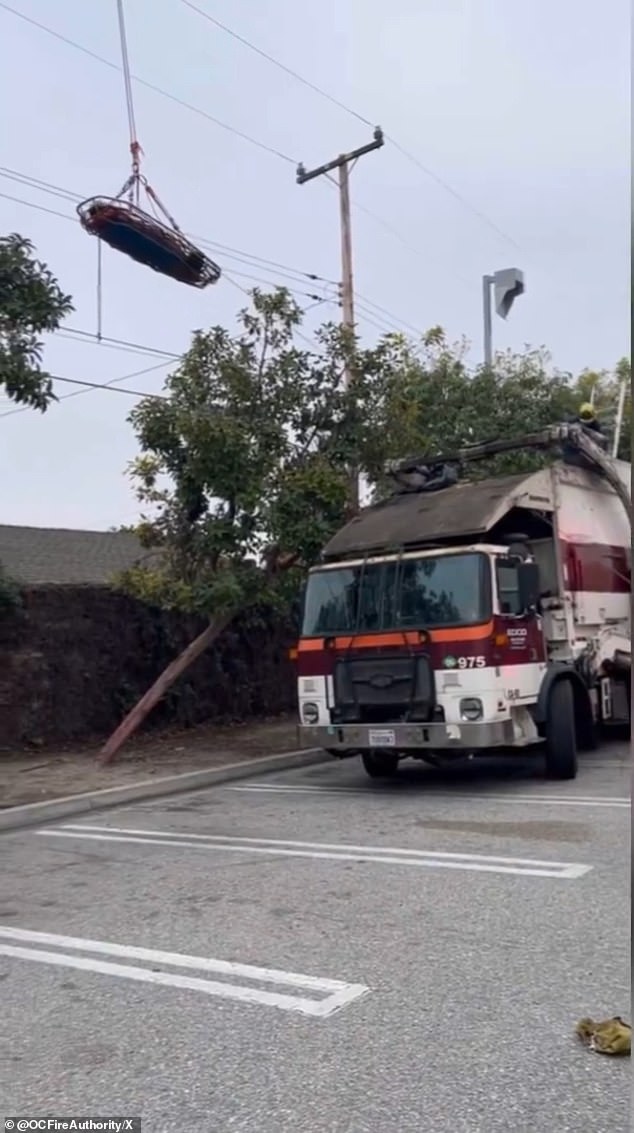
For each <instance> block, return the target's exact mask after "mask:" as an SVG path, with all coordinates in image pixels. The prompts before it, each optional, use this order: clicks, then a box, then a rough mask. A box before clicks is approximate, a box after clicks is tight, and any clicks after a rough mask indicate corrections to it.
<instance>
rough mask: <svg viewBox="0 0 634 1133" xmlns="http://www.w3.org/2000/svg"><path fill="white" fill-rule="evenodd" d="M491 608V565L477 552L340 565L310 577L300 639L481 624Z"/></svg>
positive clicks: (312, 572) (317, 570) (322, 570)
mask: <svg viewBox="0 0 634 1133" xmlns="http://www.w3.org/2000/svg"><path fill="white" fill-rule="evenodd" d="M435 574H436V576H437V581H436V586H433V585H432V584H433V582H434V575H435ZM492 609H493V605H492V584H491V564H490V561H489V559H488V557H487V555H485V554H484V553H483V552H482V551H465V552H459V553H456V554H439V555H433V556H431V555H430V556H421V557H411V558H410V557H408V558H399V559H389V560H384V561H382V562H376V561H375V560H372V559H368V560H366V561H365V562H363V563H355V564H354V565H352V564H349V563H345V562H342V563H341V564H338V565H337V566H336V567H326V568H324V567H322V568H318V569H316V570H313V571H311V573H310V574H309V576H308V584H307V587H306V592H305V595H304V610H303V618H302V623H303V624H302V636H303V637H330V636H333V635H341V636H345V635H346V634H359V633H389V632H403V633H404V632H406V631H407V630H423V629H425V630H431V629H452V628H458V627H462V626H474V625H482V624H484V623H486V622H488V621H489V620H490V619H491V617H492Z"/></svg>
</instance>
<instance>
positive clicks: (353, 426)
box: [123, 289, 627, 616]
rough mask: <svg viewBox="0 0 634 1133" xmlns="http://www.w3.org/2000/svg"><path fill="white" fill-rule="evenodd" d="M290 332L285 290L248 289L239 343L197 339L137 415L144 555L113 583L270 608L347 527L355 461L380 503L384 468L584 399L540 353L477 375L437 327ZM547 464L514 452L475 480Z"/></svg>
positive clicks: (293, 315)
mask: <svg viewBox="0 0 634 1133" xmlns="http://www.w3.org/2000/svg"><path fill="white" fill-rule="evenodd" d="M300 323H301V311H300V310H299V308H298V307H297V305H296V304H295V303H294V301H293V300H292V299H291V298H290V296H289V295H288V293H287V292H286V291H284V290H281V289H280V290H278V291H276V292H274V293H273V294H268V295H267V294H263V293H261V292H259V291H257V290H256V291H254V293H253V302H252V306H251V307H250V308H249V309H246V310H244V311H242V312H241V314H240V326H239V331H238V333H237V334H236V335H234V336H232V335H230V334H229V333H228V332H227V331H226V330H225V329H223V328H221V327H214V328H212V329H211V330H210V331H208V332H197V333H196V334H195V336H194V339H193V342H192V345H191V348H190V350H189V351H188V353H187V354H186V355H185V356H184V358H183V360H182V362H181V364H180V365H179V367H178V368H177V370H176V371H175V372H174V373H173V374H172V375H171V376H170V378H169V379H168V381H167V385H166V390H165V393H166V395H167V397H166V399H165V400H159V399H155V398H152V399H150V398H147V399H144V400H143V401H141V402H140V403H139V405H138V406H137V407H136V408H135V409H134V410H133V412H132V414H131V422H132V425H133V428H134V431H135V433H136V436H137V439H138V442H139V446H140V455H139V456H138V458H137V459H136V460H135V461H134V462H133V464H132V466H131V475H132V479H133V482H134V485H135V488H136V492H137V496H138V499H139V501H140V503H141V505H142V507H143V509H144V516H143V519H142V521H141V523H140V525H139V527H138V528H137V531H138V534H139V535H140V537H141V539H142V542H143V543H144V545H145V547H146V548H147V549H148V552H150V557H149V559H148V560H147V561H146V563H145V564H144V565H142V566H140V567H139V568H138V569H137V570H135V571H132V572H130V573H128V575H127V576H126V577H125V579H124V580H123V585H124V586H125V587H126V588H127V589H128V590H131V591H132V592H133V593H135V594H137V595H139V596H141V597H143V598H145V599H146V600H149V601H152V602H155V603H157V604H160V605H166V606H170V607H173V608H177V609H182V610H187V611H194V612H198V613H201V614H204V615H206V616H217V615H218V613H219V612H223V611H224V612H226V611H234V610H237V609H239V608H242V607H243V606H244V605H245V604H249V603H252V602H257V601H259V600H260V599H261V598H263V597H266V599H267V600H268V601H271V600H274V599H275V597H276V595H279V593H280V586H281V581H282V579H283V578H284V577H285V572H286V571H288V570H289V568H291V567H293V566H298V567H301V566H302V565H305V564H307V563H310V562H311V561H314V560H315V558H316V557H317V555H318V553H319V550H320V548H321V547H322V546H323V544H324V543H325V542H326V541H327V539H328V538H329V537H330V535H331V534H332V533H333V532H334V531H335V530H336V529H337V528H338V527H339V526H340V525H341V524H342V523H343V522H344V521H345V519H346V518H347V517H348V516H347V511H346V499H347V496H346V493H347V486H348V482H349V481H348V470H349V468H350V466H351V465H354V466H357V467H359V468H360V469H361V470H362V471H363V472H364V474H365V478H366V481H367V483H368V484H369V485H370V487H371V489H373V490H374V491H375V492H379V493H380V492H384V491H386V490H387V487H388V485H387V482H386V480H385V478H384V474H383V466H384V464H385V462H386V461H387V460H389V459H395V458H398V457H402V456H406V455H410V454H411V455H418V454H434V453H439V452H442V451H445V452H446V451H447V450H452V449H455V448H458V447H461V446H463V445H465V444H468V443H470V442H474V441H482V440H487V439H497V438H501V437H506V436H513V435H518V434H521V433H523V432H528V431H532V430H536V429H539V428H540V427H542V426H544V425H548V424H551V423H553V422H555V421H558V420H562V419H564V418H566V417H571V416H573V415H574V414H575V413H576V411H577V410H578V408H579V404H580V402H581V401H583V400H587V399H588V396H589V394H588V391H587V385H588V382H589V381H590V378H589V377H588V375H586V374H584V375H581V377H580V378H579V379H578V381H576V382H575V381H573V380H572V378H571V377H570V375H567V374H562V373H558V372H556V371H554V370H553V368H552V366H551V365H550V360H549V358H548V356H547V355H546V354H545V353H544V352H543V351H527V352H526V353H524V354H522V355H514V354H511V353H506V354H502V355H500V356H499V357H498V358H497V360H496V364H495V367H494V368H493V369H490V370H489V369H486V368H482V367H480V368H477V369H476V370H475V371H473V370H471V369H470V368H469V366H468V364H467V346H466V344H465V343H457V344H452V343H449V342H448V341H447V339H446V337H445V335H444V333H443V331H442V330H441V329H440V328H438V327H436V328H433V329H432V330H431V331H429V332H428V333H427V335H425V336H424V338H423V340H422V341H421V342H420V343H412V342H410V341H408V340H407V339H406V338H405V337H404V336H402V335H387V336H385V337H384V338H383V339H382V340H381V341H380V342H379V343H378V344H377V345H376V346H375V347H374V348H373V349H365V350H364V349H361V348H360V346H359V344H358V342H355V341H353V340H352V339H351V338H349V337H347V336H346V335H345V334H344V333H343V332H342V331H341V330H340V329H339V328H336V327H334V326H332V325H326V326H324V327H322V328H321V330H320V331H319V332H318V335H317V349H316V350H314V351H313V350H310V349H300V348H298V346H297V345H296V343H295V339H296V332H297V331H298V329H299V327H300ZM346 371H348V372H349V373H350V374H351V375H352V380H351V381H350V383H349V385H348V386H347V388H346V385H345V384H344V381H343V378H344V374H345V372H346ZM595 378H596V375H595ZM601 382H602V383H603V384H602V385H601V389H600V391H598V392H597V391H595V397H597V396H600V398H603V397H604V395H605V401H606V404H607V402H608V401H609V400H610V398H611V395H612V392H613V387H614V388H616V387H615V383H616V384H618V381H617V378H616V377H615V376H610V375H603V376H601ZM610 383H612V384H610ZM625 432H627V430H624V434H625ZM543 459H544V457H543V456H540V455H539V454H537V455H536V454H534V453H531V452H521V451H520V452H517V453H513V454H510V455H507V456H504V457H499V458H496V460H495V461H494V462H492V463H491V464H490V465H488V466H487V467H486V468H481V469H479V470H478V474H483V473H489V474H490V473H492V472H493V473H496V472H511V471H522V470H527V471H528V470H530V469H531V468H533V467H535V466H536V465H537V464H538V463H539V461H540V460H543Z"/></svg>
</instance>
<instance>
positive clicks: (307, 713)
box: [302, 701, 319, 724]
mask: <svg viewBox="0 0 634 1133" xmlns="http://www.w3.org/2000/svg"><path fill="white" fill-rule="evenodd" d="M302 720H303V721H304V723H305V724H316V723H317V721H318V720H319V708H318V707H317V705H316V704H312V702H311V701H308V703H307V704H302Z"/></svg>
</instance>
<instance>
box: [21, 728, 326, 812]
mask: <svg viewBox="0 0 634 1133" xmlns="http://www.w3.org/2000/svg"><path fill="white" fill-rule="evenodd" d="M326 759H327V756H325V753H324V752H323V750H322V749H321V748H316V747H315V748H302V749H301V750H300V751H286V752H280V753H278V754H276V755H265V756H263V757H262V758H259V759H244V760H241V761H240V762H239V763H226V764H225V765H224V767H210V768H208V769H207V770H204V771H185V772H183V773H182V774H180V775H162V776H161V777H160V778H158V779H143V780H141V781H140V782H137V783H127V784H125V785H124V786H121V787H106V788H105V789H102V790H100V791H86V792H84V793H83V794H81V795H67V796H66V797H65V798H62V799H47V800H46V801H45V802H41V803H26V804H25V805H23V806H12V807H7V809H6V810H0V831H3V830H19V829H21V828H22V827H25V826H39V825H40V824H42V823H45V822H54V821H57V819H60V818H68V817H69V816H70V815H76V814H88V813H90V812H92V811H94V810H106V809H107V808H108V807H114V806H121V805H122V804H123V803H133V802H141V801H144V800H146V799H156V798H161V797H163V796H166V795H175V794H182V793H183V792H185V791H197V790H200V789H201V788H202V787H214V786H216V785H217V784H220V783H228V782H230V781H231V780H232V779H247V778H249V777H250V776H251V775H267V774H269V773H270V772H271V771H285V770H286V769H287V768H291V767H308V766H310V764H312V763H323V762H325V760H326Z"/></svg>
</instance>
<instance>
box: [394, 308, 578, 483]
mask: <svg viewBox="0 0 634 1133" xmlns="http://www.w3.org/2000/svg"><path fill="white" fill-rule="evenodd" d="M467 346H468V344H467V343H465V342H459V343H453V344H451V343H449V342H448V341H447V339H446V337H445V335H444V333H443V331H442V330H441V329H440V328H439V327H435V328H434V329H433V330H432V331H430V332H428V334H427V335H425V336H424V338H423V340H422V342H421V344H420V345H419V346H413V345H411V344H409V343H407V342H405V341H400V342H398V343H396V342H395V341H392V343H391V347H392V351H393V352H394V351H395V350H398V352H399V356H398V357H393V359H392V364H391V366H390V367H389V378H388V379H387V382H386V385H387V392H386V394H385V402H384V404H383V405H382V407H381V408H382V429H381V438H380V443H379V446H378V449H377V454H376V455H377V460H376V461H375V464H374V467H373V470H372V479H373V480H374V482H375V484H376V485H377V490H378V491H379V492H384V491H389V490H390V488H391V482H390V481H389V480H387V481H386V479H385V477H384V476H383V475H382V472H381V463H382V462H383V461H384V460H385V459H386V457H387V458H389V459H398V458H399V457H403V456H409V455H412V456H414V455H421V456H422V455H427V456H432V455H434V454H436V453H443V452H444V453H447V452H451V451H453V450H455V449H459V448H462V447H463V446H465V445H468V444H472V443H474V442H476V441H486V440H498V439H502V438H506V437H509V438H510V437H514V436H519V435H521V434H522V433H527V432H533V431H536V430H538V429H541V428H543V427H544V426H546V425H550V424H553V423H554V422H556V421H560V420H562V419H565V418H566V417H569V416H571V415H572V414H573V413H574V412H575V411H576V409H578V405H579V403H578V401H576V400H575V394H574V392H573V389H572V385H571V379H570V376H569V375H567V374H564V373H560V372H558V371H556V370H554V369H553V368H552V366H551V364H550V358H549V356H548V354H547V353H546V352H545V351H543V350H528V351H526V352H525V353H524V354H513V353H512V352H510V351H509V352H507V353H504V354H500V355H498V357H497V359H496V365H495V367H494V368H492V369H487V368H485V367H482V366H479V367H477V368H476V369H475V370H471V369H469V367H468V365H467V361H466V354H467ZM544 459H548V458H547V457H544V456H543V455H541V454H538V453H534V452H529V451H521V450H520V451H518V452H514V453H510V454H507V455H505V456H498V457H496V458H495V459H492V460H491V461H489V462H488V463H482V464H479V465H478V466H477V467H474V469H473V470H472V474H473V475H478V476H483V475H498V474H500V475H501V474H505V473H512V472H522V471H530V470H531V469H532V468H535V467H539V465H540V463H541V462H543V461H544Z"/></svg>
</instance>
